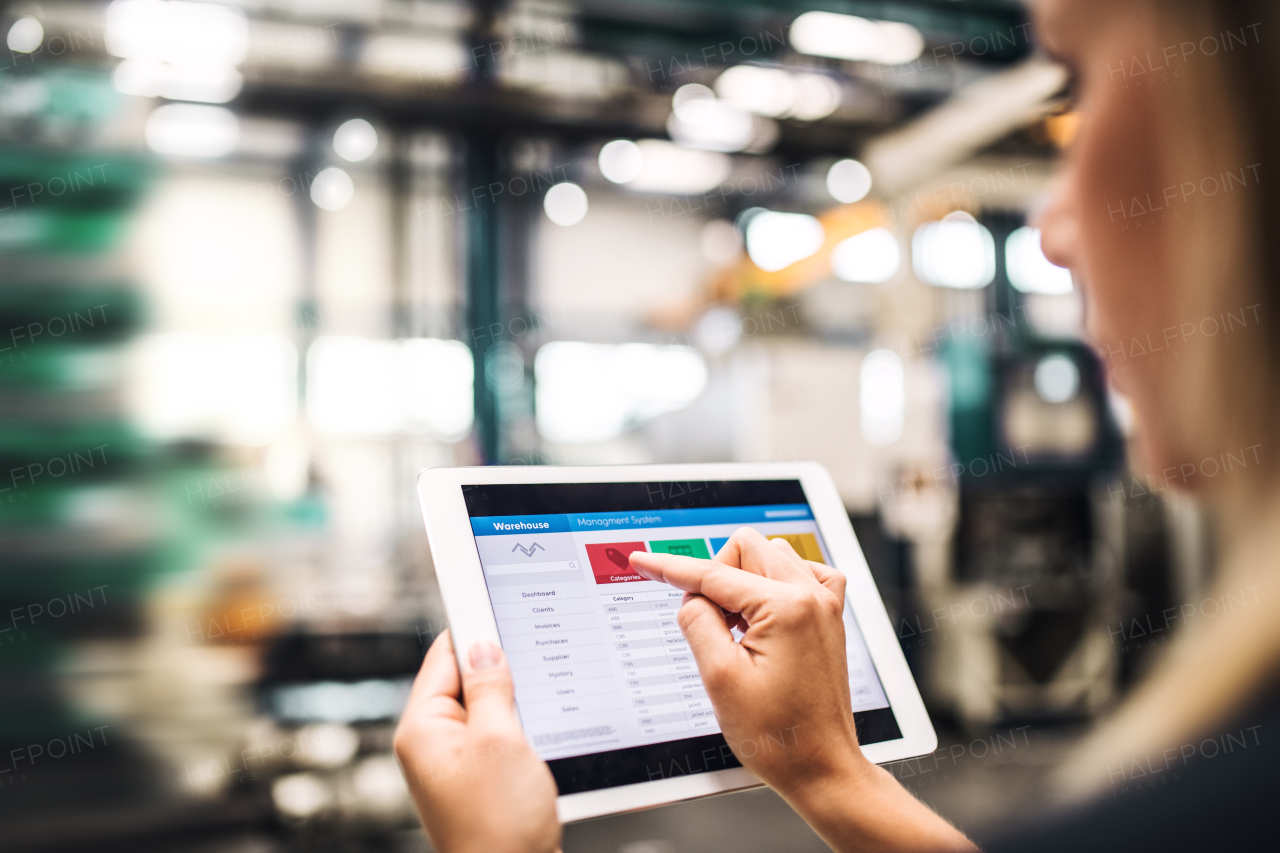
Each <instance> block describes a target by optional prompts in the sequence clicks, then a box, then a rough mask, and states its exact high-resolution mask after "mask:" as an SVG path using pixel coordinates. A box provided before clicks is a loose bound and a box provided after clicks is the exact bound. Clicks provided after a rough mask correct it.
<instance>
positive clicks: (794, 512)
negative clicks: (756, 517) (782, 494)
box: [764, 509, 809, 518]
mask: <svg viewBox="0 0 1280 853" xmlns="http://www.w3.org/2000/svg"><path fill="white" fill-rule="evenodd" d="M764 517H765V518H808V517H809V510H807V509H766V510H765V511H764Z"/></svg>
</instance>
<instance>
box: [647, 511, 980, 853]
mask: <svg viewBox="0 0 1280 853" xmlns="http://www.w3.org/2000/svg"><path fill="white" fill-rule="evenodd" d="M631 567H632V568H633V569H634V570H635V571H637V572H638V573H640V574H642V575H644V576H645V577H647V578H652V579H653V580H658V581H663V582H665V583H669V584H671V585H672V586H674V587H676V588H677V589H682V590H684V591H685V597H684V604H683V605H682V606H681V608H680V615H679V621H680V630H681V631H682V632H683V633H684V635H685V638H686V639H687V640H688V641H689V647H690V649H692V651H693V656H694V658H695V659H696V660H697V662H698V671H699V672H700V673H701V675H702V683H703V685H704V686H705V687H706V690H707V695H708V696H709V697H710V698H711V703H712V705H713V706H714V707H715V710H716V718H717V719H718V720H719V722H720V728H721V730H722V731H723V732H724V736H725V739H726V740H727V741H728V743H729V747H730V748H731V749H732V750H733V752H734V754H735V755H736V756H737V757H738V760H740V761H741V762H742V763H743V765H744V766H745V767H747V769H749V770H750V771H751V772H753V773H755V774H756V775H757V776H758V777H760V779H761V780H762V781H764V782H765V783H767V784H768V785H769V786H770V787H772V788H773V789H774V790H776V791H777V792H778V793H779V794H781V795H782V796H783V798H785V799H786V800H787V801H788V802H789V803H790V804H791V805H792V807H793V808H795V809H796V811H797V812H799V813H800V815H801V816H802V817H803V818H804V819H805V820H806V821H808V823H809V825H810V826H812V827H813V828H814V830H815V831H816V832H817V833H818V834H819V835H820V836H822V838H823V840H825V841H826V842H827V843H828V844H830V845H831V846H832V847H833V848H834V849H836V850H838V851H854V850H859V851H865V850H972V849H974V848H973V845H972V844H971V843H970V842H969V840H968V839H966V838H965V837H964V836H963V835H962V834H960V833H959V832H958V831H957V830H956V829H955V828H953V827H952V826H951V825H950V824H948V823H947V822H946V821H944V820H943V819H942V818H940V817H938V816H937V815H936V814H934V813H933V812H932V811H930V810H929V809H928V808H927V807H926V806H924V805H923V804H921V803H920V802H919V801H918V800H916V799H915V798H914V797H913V796H911V794H910V793H909V792H908V791H907V790H906V789H905V788H903V787H902V786H901V785H899V784H898V783H897V781H895V780H894V779H893V777H892V776H890V775H889V774H888V773H886V772H885V771H883V770H881V769H880V768H879V767H876V766H875V765H874V764H872V763H871V762H870V761H868V760H867V759H866V758H865V757H863V755H862V750H861V748H860V747H859V746H858V736H857V731H856V729H855V726H854V719H853V707H852V702H851V701H850V696H849V672H848V666H847V664H846V660H845V634H844V621H843V613H844V591H845V579H844V575H843V574H841V573H840V572H838V571H836V570H835V569H832V568H830V567H828V566H824V565H822V564H820V563H812V562H808V561H806V560H802V559H801V558H800V557H799V555H797V554H796V552H795V551H794V550H792V548H791V546H790V545H789V544H788V543H787V542H786V540H784V539H775V540H773V541H772V542H770V541H769V540H767V539H765V537H764V536H761V535H760V534H759V533H757V532H756V531H754V530H752V529H750V528H743V529H741V530H738V531H737V532H735V533H734V534H733V536H732V537H730V539H729V541H728V542H727V543H726V544H725V546H724V547H723V548H721V549H720V553H719V554H717V555H716V558H715V559H714V560H696V559H693V558H691V557H677V556H672V555H670V554H650V553H647V552H644V551H635V552H633V553H632V554H631ZM733 628H738V629H740V630H741V631H743V632H744V633H743V635H742V640H741V642H738V641H735V639H734V636H733V634H732V633H731V629H733Z"/></svg>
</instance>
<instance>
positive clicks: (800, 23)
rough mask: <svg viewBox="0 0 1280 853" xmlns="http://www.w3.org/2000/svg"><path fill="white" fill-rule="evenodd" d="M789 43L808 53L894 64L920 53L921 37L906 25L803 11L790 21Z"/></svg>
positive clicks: (906, 60)
mask: <svg viewBox="0 0 1280 853" xmlns="http://www.w3.org/2000/svg"><path fill="white" fill-rule="evenodd" d="M791 46H792V47H794V48H795V49H796V50H798V51H799V52H801V53H807V54H810V55H811V56H828V57H831V58H833V59H852V60H861V61H865V62H879V63H882V64H886V65H897V64H901V63H904V62H911V61H912V60H914V59H916V58H918V57H919V56H920V54H921V53H922V52H923V51H924V37H923V36H922V35H921V34H920V31H919V30H917V29H916V28H915V27H913V26H911V25H910V24H902V23H897V22H895V21H869V20H867V19H866V18H859V17H857V16H856V15H840V14H836V13H834V12H805V13H804V14H803V15H801V16H800V17H798V18H796V19H795V21H794V22H793V23H792V24H791Z"/></svg>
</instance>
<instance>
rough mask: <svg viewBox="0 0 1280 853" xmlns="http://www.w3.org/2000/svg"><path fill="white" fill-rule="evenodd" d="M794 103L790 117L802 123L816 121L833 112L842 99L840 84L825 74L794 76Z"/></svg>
mask: <svg viewBox="0 0 1280 853" xmlns="http://www.w3.org/2000/svg"><path fill="white" fill-rule="evenodd" d="M792 79H793V80H794V81H795V84H796V97H795V101H793V102H792V104H791V112H790V116H791V117H792V118H798V119H801V120H803V121H817V120H818V119H820V118H826V117H827V116H829V115H831V114H832V113H833V112H835V111H836V110H837V109H838V108H839V106H840V101H841V99H842V97H843V93H842V92H841V90H840V84H839V83H837V82H836V81H835V80H832V79H831V78H830V77H828V76H827V75H825V74H796V75H793V78H792Z"/></svg>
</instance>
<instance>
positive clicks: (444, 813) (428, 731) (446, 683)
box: [395, 631, 560, 853]
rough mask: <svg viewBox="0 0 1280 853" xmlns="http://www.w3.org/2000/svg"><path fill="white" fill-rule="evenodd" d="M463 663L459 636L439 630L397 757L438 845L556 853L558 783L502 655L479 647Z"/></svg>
mask: <svg viewBox="0 0 1280 853" xmlns="http://www.w3.org/2000/svg"><path fill="white" fill-rule="evenodd" d="M465 659H466V661H467V666H466V667H465V669H464V671H463V672H462V673H461V674H459V672H458V666H457V663H456V661H455V658H454V652H453V641H452V638H451V637H450V636H449V632H448V631H446V632H445V633H443V634H441V635H440V636H439V637H438V638H437V639H436V641H435V642H434V643H432V644H431V649H430V650H429V651H428V652H427V658H426V660H424V661H423V662H422V670H421V671H420V672H419V673H418V677H417V679H415V681H414V683H413V691H412V692H411V693H410V695H409V703H408V704H407V705H406V706H405V709H404V714H403V716H401V718H400V725H399V726H398V727H397V728H396V736H395V750H396V756H397V757H398V758H399V759H400V766H401V767H402V768H403V769H404V775H405V779H406V780H407V781H408V783H409V790H410V791H411V792H412V794H413V799H414V802H415V803H416V804H417V807H418V813H419V814H420V815H421V816H422V823H423V825H424V826H425V827H426V829H427V835H428V836H430V838H431V845H432V847H434V848H435V849H436V850H438V851H441V853H472V851H475V853H551V851H557V850H559V848H560V823H559V821H558V820H557V819H556V783H555V780H554V779H552V778H551V771H550V770H549V769H548V768H547V765H546V763H545V762H543V761H542V760H541V759H539V758H538V755H537V753H536V752H534V751H533V747H531V746H530V745H529V742H528V741H527V740H525V737H524V731H523V730H522V729H521V728H520V720H519V718H517V717H516V711H515V704H514V700H513V687H512V683H511V670H510V669H509V668H508V666H507V661H506V658H505V657H504V656H503V654H502V649H501V648H499V647H498V646H497V645H495V644H493V643H487V642H479V643H476V644H475V645H473V646H472V647H471V649H470V650H469V654H468V655H467V656H466V658H465ZM460 696H461V698H462V700H463V702H465V707H463V702H460V701H459V697H460Z"/></svg>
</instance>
